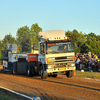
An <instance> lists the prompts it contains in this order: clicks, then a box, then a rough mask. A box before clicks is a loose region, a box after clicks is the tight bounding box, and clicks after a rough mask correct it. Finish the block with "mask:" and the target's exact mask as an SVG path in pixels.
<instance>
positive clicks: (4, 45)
mask: <svg viewBox="0 0 100 100" xmlns="http://www.w3.org/2000/svg"><path fill="white" fill-rule="evenodd" d="M10 43H12V44H17V41H16V39H15V38H14V37H12V35H11V34H10V33H9V34H7V35H5V37H4V39H3V40H2V41H1V58H2V56H3V52H4V50H6V49H7V44H10Z"/></svg>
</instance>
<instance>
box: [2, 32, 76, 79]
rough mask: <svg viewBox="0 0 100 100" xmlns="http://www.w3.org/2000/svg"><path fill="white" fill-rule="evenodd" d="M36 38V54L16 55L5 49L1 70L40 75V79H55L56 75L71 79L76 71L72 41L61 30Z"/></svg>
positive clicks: (42, 33) (40, 33) (41, 34)
mask: <svg viewBox="0 0 100 100" xmlns="http://www.w3.org/2000/svg"><path fill="white" fill-rule="evenodd" d="M38 37H39V38H40V41H39V47H38V48H39V49H38V54H37V53H36V54H34V53H16V52H13V51H14V50H13V49H7V50H6V53H4V57H5V59H4V61H3V70H4V71H10V72H11V73H12V74H26V75H27V76H33V75H40V76H41V78H42V79H46V78H47V77H48V76H52V77H57V75H58V74H63V75H66V76H67V77H69V78H70V77H72V76H73V73H74V71H75V69H76V67H75V52H74V49H73V43H72V40H71V39H69V37H66V36H65V32H64V31H63V30H51V31H42V32H39V36H38ZM11 45H12V44H11Z"/></svg>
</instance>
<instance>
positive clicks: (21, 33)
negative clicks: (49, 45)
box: [16, 26, 31, 52]
mask: <svg viewBox="0 0 100 100" xmlns="http://www.w3.org/2000/svg"><path fill="white" fill-rule="evenodd" d="M16 36H17V41H18V47H19V51H20V52H25V51H26V50H25V49H24V44H25V43H24V42H23V41H24V39H26V38H28V39H30V30H29V27H27V26H24V27H20V28H19V29H18V30H17V33H16ZM30 47H31V46H30ZM23 50H25V51H23ZM27 52H30V50H29V51H27Z"/></svg>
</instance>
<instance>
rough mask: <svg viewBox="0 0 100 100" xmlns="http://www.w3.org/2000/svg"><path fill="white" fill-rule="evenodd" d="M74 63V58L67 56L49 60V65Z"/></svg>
mask: <svg viewBox="0 0 100 100" xmlns="http://www.w3.org/2000/svg"><path fill="white" fill-rule="evenodd" d="M70 61H73V56H66V57H55V59H52V58H49V63H57V64H58V63H62V64H64V63H67V62H70Z"/></svg>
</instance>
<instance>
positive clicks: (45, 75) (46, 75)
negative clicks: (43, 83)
mask: <svg viewBox="0 0 100 100" xmlns="http://www.w3.org/2000/svg"><path fill="white" fill-rule="evenodd" d="M47 77H48V74H47V73H46V74H45V73H44V68H43V67H42V68H41V79H46V78H47Z"/></svg>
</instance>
